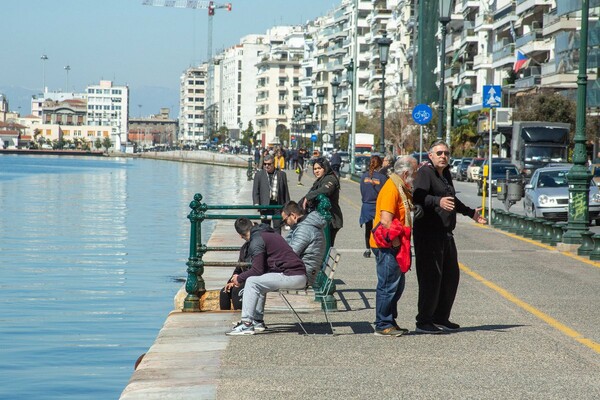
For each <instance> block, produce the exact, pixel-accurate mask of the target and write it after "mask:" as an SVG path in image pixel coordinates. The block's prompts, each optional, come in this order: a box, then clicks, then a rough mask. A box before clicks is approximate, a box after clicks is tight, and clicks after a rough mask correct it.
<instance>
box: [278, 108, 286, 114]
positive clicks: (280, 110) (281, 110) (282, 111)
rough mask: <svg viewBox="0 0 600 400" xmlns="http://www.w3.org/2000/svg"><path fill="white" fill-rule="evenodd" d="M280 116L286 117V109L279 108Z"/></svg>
mask: <svg viewBox="0 0 600 400" xmlns="http://www.w3.org/2000/svg"><path fill="white" fill-rule="evenodd" d="M279 115H285V107H279Z"/></svg>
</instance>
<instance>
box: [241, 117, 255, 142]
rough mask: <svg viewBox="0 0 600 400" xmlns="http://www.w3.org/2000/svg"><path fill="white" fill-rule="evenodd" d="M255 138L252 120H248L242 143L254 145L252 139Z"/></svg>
mask: <svg viewBox="0 0 600 400" xmlns="http://www.w3.org/2000/svg"><path fill="white" fill-rule="evenodd" d="M253 139H254V127H253V126H252V121H248V127H247V128H246V130H244V131H242V139H241V140H242V144H243V145H244V146H248V147H250V146H251V145H252V142H251V140H253Z"/></svg>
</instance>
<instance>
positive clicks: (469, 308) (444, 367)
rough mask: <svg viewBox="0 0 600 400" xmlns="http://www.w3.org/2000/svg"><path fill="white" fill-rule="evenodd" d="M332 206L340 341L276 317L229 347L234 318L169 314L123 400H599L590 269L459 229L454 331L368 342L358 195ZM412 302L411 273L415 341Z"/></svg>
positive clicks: (210, 274) (222, 236) (517, 242)
mask: <svg viewBox="0 0 600 400" xmlns="http://www.w3.org/2000/svg"><path fill="white" fill-rule="evenodd" d="M288 176H289V179H290V190H291V197H292V198H293V199H299V198H300V197H302V196H303V195H304V194H305V193H306V191H307V190H308V187H310V186H309V185H310V182H312V176H311V174H308V175H305V177H304V183H305V185H306V186H300V187H299V186H295V179H296V175H295V174H293V172H288ZM251 184H252V183H251V182H246V183H245V187H244V188H243V190H242V191H241V193H240V197H243V196H244V192H245V191H246V193H247V198H245V199H244V198H241V199H236V201H239V202H241V203H250V188H251ZM460 185H466V184H463V183H459V184H457V187H458V188H459V190H460ZM204 201H206V202H207V203H209V204H218V203H223V202H224V201H225V199H208V198H205V199H204ZM340 201H341V206H342V210H343V212H344V228H343V229H342V230H341V231H340V233H339V234H338V238H337V243H336V247H337V248H338V249H339V251H340V252H341V254H342V259H341V262H340V266H339V269H338V272H337V275H336V276H337V289H338V291H337V294H336V297H337V298H338V309H339V311H338V312H335V313H333V314H332V315H331V317H330V318H331V319H332V321H333V325H334V328H335V331H336V333H337V335H336V336H331V335H325V334H324V333H327V332H328V326H326V324H325V319H324V317H323V314H322V313H321V312H320V311H313V312H308V313H305V314H303V319H305V320H307V321H309V323H308V324H307V329H308V330H309V333H317V335H309V336H303V335H301V334H300V332H301V331H300V328H299V327H298V326H297V324H296V323H295V319H294V317H293V315H292V314H291V313H289V312H288V311H285V310H283V311H280V312H274V311H268V312H267V314H266V316H265V317H266V318H265V319H266V322H267V325H268V326H269V328H270V329H269V330H268V331H267V332H266V333H263V334H256V335H254V336H245V337H227V336H225V332H227V331H228V330H229V329H230V327H231V322H233V321H235V320H237V319H239V313H235V312H216V313H193V314H187V313H185V314H184V313H178V312H174V313H172V314H171V315H170V316H169V317H168V318H167V321H166V322H165V325H164V327H163V329H162V330H161V332H160V334H159V336H158V338H157V340H156V342H155V344H154V345H153V346H152V348H150V349H149V351H148V353H147V354H146V356H145V357H144V359H143V360H142V362H141V364H140V365H139V367H138V369H137V371H136V372H135V373H134V374H133V376H132V378H131V381H130V384H129V385H128V387H127V388H125V390H124V392H123V394H122V396H121V399H123V400H132V399H161V400H164V399H189V398H201V399H212V398H219V399H257V398H262V399H324V398H327V399H371V398H392V399H400V398H409V397H410V398H418V399H439V398H446V399H464V398H472V399H498V398H528V399H563V398H571V399H595V398H598V397H600V380H599V379H598V376H600V344H599V343H600V333H599V331H598V322H599V321H600V312H599V311H598V306H599V305H600V301H599V300H600V290H599V289H600V264H598V263H593V262H590V261H589V260H584V259H580V258H578V257H575V256H573V255H572V254H570V253H561V252H558V251H557V250H556V249H554V248H551V247H549V246H545V245H541V244H536V243H534V242H532V241H527V240H524V239H519V238H517V237H515V236H512V235H509V234H506V233H503V232H501V231H498V230H495V229H490V228H487V227H482V226H478V225H476V224H475V223H474V222H473V221H471V220H469V219H467V218H465V217H461V216H459V222H458V226H457V229H456V231H455V236H456V242H457V246H458V251H459V261H460V262H461V283H460V287H459V291H458V296H457V299H456V302H455V306H454V309H453V314H452V320H453V321H455V322H457V323H459V324H461V326H462V327H463V328H462V329H461V330H460V331H458V332H456V333H452V334H445V335H418V334H413V333H411V334H408V335H405V336H403V337H400V338H387V337H376V336H374V335H373V328H372V321H373V320H374V306H375V293H374V289H375V285H376V276H375V260H374V258H371V259H366V258H363V257H362V252H363V251H364V248H363V247H364V244H363V233H362V232H363V231H362V229H361V228H359V227H358V213H359V209H360V194H359V190H358V185H357V184H356V183H354V182H351V181H348V180H343V182H342V192H341V200H340ZM232 224H233V223H232V221H229V222H222V223H219V224H218V226H217V228H216V230H215V233H214V234H213V237H212V238H211V240H213V241H219V242H220V243H224V242H227V241H231V242H232V244H241V240H240V239H239V238H238V235H236V234H235V231H234V230H233V226H232ZM150 255H151V253H149V256H150ZM229 274H230V271H223V270H220V271H207V273H206V274H205V279H206V280H207V288H208V289H212V288H217V287H219V286H222V284H223V282H224V281H225V280H226V279H227V277H228V276H229ZM276 299H277V298H276V297H274V298H273V300H276ZM416 299H417V284H416V275H415V271H414V270H413V271H410V272H409V273H408V274H407V281H406V289H405V291H404V294H403V296H402V299H401V300H400V303H399V319H398V322H399V324H400V326H402V327H406V328H408V329H411V330H413V329H414V318H415V314H416ZM276 303H277V302H276V301H272V302H271V305H273V304H275V305H277V304H276ZM133 362H134V360H132V364H133Z"/></svg>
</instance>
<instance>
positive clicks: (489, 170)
mask: <svg viewBox="0 0 600 400" xmlns="http://www.w3.org/2000/svg"><path fill="white" fill-rule="evenodd" d="M493 115H494V109H493V108H490V138H489V143H488V147H489V151H488V180H487V184H488V225H492V145H493V144H492V143H493V142H492V131H493V129H492V121H493ZM496 184H497V182H496Z"/></svg>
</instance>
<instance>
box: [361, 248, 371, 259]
mask: <svg viewBox="0 0 600 400" xmlns="http://www.w3.org/2000/svg"><path fill="white" fill-rule="evenodd" d="M363 257H364V258H371V249H366V250H365V252H364V253H363Z"/></svg>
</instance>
